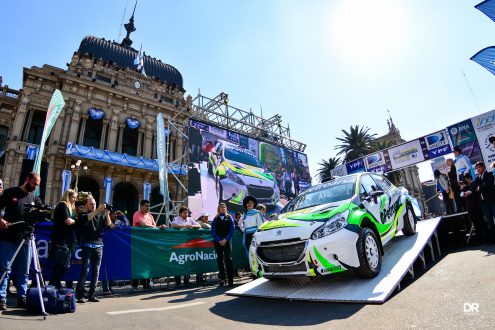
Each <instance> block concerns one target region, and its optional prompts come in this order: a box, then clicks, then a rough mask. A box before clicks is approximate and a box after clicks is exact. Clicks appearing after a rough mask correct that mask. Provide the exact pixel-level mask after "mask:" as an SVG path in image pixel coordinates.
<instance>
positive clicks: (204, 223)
mask: <svg viewBox="0 0 495 330" xmlns="http://www.w3.org/2000/svg"><path fill="white" fill-rule="evenodd" d="M208 216H209V215H208V212H203V213H201V216H200V217H199V218H198V220H196V222H197V223H198V224H199V225H200V226H201V228H203V229H210V228H211V225H210V224H209V223H208Z"/></svg>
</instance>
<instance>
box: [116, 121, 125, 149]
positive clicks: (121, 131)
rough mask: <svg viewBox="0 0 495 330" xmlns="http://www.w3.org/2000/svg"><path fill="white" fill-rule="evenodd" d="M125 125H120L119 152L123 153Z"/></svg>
mask: <svg viewBox="0 0 495 330" xmlns="http://www.w3.org/2000/svg"><path fill="white" fill-rule="evenodd" d="M124 129H125V124H120V125H119V140H118V141H117V152H118V153H120V154H121V153H122V139H123V137H124Z"/></svg>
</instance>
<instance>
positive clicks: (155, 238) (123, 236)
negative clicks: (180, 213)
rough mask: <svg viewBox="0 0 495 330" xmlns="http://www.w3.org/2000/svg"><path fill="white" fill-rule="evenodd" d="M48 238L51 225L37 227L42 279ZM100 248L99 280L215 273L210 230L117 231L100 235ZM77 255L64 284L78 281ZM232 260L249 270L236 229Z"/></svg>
mask: <svg viewBox="0 0 495 330" xmlns="http://www.w3.org/2000/svg"><path fill="white" fill-rule="evenodd" d="M51 236H52V223H50V222H48V223H39V224H37V225H36V244H37V248H38V253H39V258H40V264H41V269H42V271H43V278H45V279H49V278H50V276H51V260H50V258H49V251H50V243H51ZM103 244H104V246H103V259H102V263H101V267H100V276H99V279H100V280H129V279H141V278H149V277H165V276H174V275H190V274H197V273H206V272H215V271H218V268H217V264H216V258H217V256H216V254H215V250H214V248H213V237H212V236H211V232H210V230H203V229H200V230H177V229H165V230H156V229H146V228H136V227H125V228H117V229H112V230H107V231H105V232H104V233H103ZM80 253H81V250H80V249H76V251H74V253H73V255H72V259H71V266H70V268H69V271H68V272H67V274H66V275H65V276H64V277H63V280H77V279H78V278H79V274H80V272H81V264H82V262H81V255H80ZM232 260H233V262H234V267H235V268H245V269H249V263H248V259H247V255H246V250H245V248H244V245H243V244H242V232H241V231H240V230H238V229H236V231H235V232H234V236H233V238H232ZM88 278H90V277H88Z"/></svg>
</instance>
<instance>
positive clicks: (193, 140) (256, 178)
mask: <svg viewBox="0 0 495 330" xmlns="http://www.w3.org/2000/svg"><path fill="white" fill-rule="evenodd" d="M189 147H190V150H191V153H190V163H189V172H188V173H189V177H188V180H189V184H188V192H189V198H188V204H189V208H190V209H191V212H192V216H193V217H194V218H197V217H199V216H200V215H201V213H202V212H207V213H208V214H209V215H210V217H213V216H215V215H216V213H217V206H218V203H220V202H225V203H226V204H227V208H228V209H229V211H230V212H232V213H234V212H238V211H241V212H242V211H244V207H243V205H242V201H243V199H244V198H245V197H246V196H248V195H249V196H253V197H255V198H256V199H257V200H258V203H261V204H264V205H265V206H266V207H267V213H268V214H271V213H277V212H279V211H280V210H281V209H282V208H283V207H284V206H285V205H286V204H287V203H288V202H289V201H290V200H291V199H292V198H294V197H295V196H297V195H298V194H299V193H301V192H302V191H304V190H305V189H307V188H308V187H309V186H310V185H311V177H310V174H309V166H308V157H307V156H306V155H305V154H303V153H300V152H297V151H294V150H289V149H287V148H283V147H280V146H276V145H273V144H270V143H267V142H262V141H259V140H257V139H253V138H251V137H248V136H245V135H242V134H238V133H236V132H232V131H229V130H226V129H223V128H219V127H217V126H214V125H210V124H206V123H203V122H200V121H196V120H193V119H190V120H189Z"/></svg>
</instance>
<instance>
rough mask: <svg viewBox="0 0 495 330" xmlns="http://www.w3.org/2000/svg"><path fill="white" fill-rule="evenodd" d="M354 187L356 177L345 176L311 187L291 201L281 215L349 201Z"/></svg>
mask: <svg viewBox="0 0 495 330" xmlns="http://www.w3.org/2000/svg"><path fill="white" fill-rule="evenodd" d="M355 185H356V176H347V177H342V178H336V179H334V180H332V181H328V182H325V183H322V184H319V185H317V186H314V187H311V188H309V189H308V190H306V191H305V192H304V193H303V194H301V195H299V196H298V197H297V198H295V199H293V200H292V201H291V202H290V203H289V204H288V205H287V207H285V208H284V210H282V213H285V212H291V211H296V210H300V209H305V208H307V207H310V206H315V205H321V204H327V203H333V202H339V201H343V200H346V199H349V198H351V197H352V196H353V195H354V189H355Z"/></svg>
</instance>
